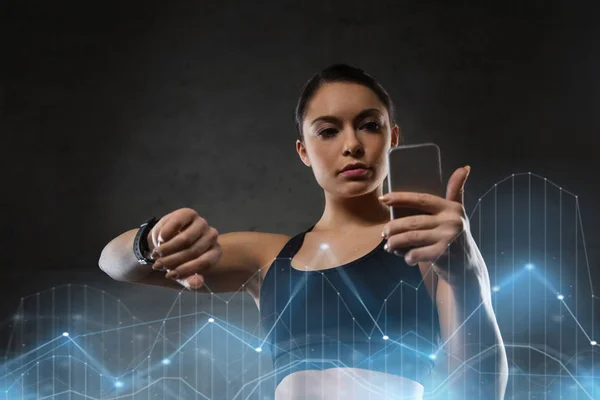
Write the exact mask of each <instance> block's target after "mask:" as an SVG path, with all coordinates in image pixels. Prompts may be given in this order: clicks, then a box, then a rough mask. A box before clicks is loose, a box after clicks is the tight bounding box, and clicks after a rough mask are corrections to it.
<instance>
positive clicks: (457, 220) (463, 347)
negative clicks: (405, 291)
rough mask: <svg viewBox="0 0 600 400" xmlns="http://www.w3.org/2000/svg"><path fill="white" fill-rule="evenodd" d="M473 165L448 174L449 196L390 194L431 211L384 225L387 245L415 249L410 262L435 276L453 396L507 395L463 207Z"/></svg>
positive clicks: (484, 275)
mask: <svg viewBox="0 0 600 400" xmlns="http://www.w3.org/2000/svg"><path fill="white" fill-rule="evenodd" d="M469 170H470V168H469V167H465V168H459V169H457V170H456V171H455V172H454V174H453V175H452V176H451V177H450V180H449V181H448V187H447V191H446V198H445V199H443V198H441V197H439V196H434V195H429V194H423V193H406V192H391V193H388V194H386V195H385V196H382V197H381V198H380V200H381V201H382V202H383V203H385V204H386V205H388V206H390V207H392V206H400V207H409V208H416V209H420V210H422V211H425V212H426V213H427V214H424V215H416V216H409V217H404V218H398V219H395V220H392V221H390V222H389V223H388V225H387V226H386V227H385V229H384V236H386V237H387V239H388V240H387V244H386V249H387V251H390V252H393V251H394V250H396V249H402V248H408V247H412V249H411V250H410V251H409V252H408V253H406V254H405V256H404V257H405V260H406V262H407V263H408V264H409V265H413V266H414V265H417V264H419V265H420V267H421V268H423V267H426V268H430V267H432V268H433V270H434V271H435V272H436V275H437V289H436V291H435V301H436V305H437V309H438V315H439V319H440V329H441V336H442V340H443V346H442V348H441V351H443V352H444V353H445V354H446V356H447V359H446V361H447V366H448V371H449V377H448V378H449V382H450V383H449V388H448V390H449V391H451V392H452V393H453V398H473V399H480V398H481V399H503V398H504V393H505V390H506V384H507V380H508V362H507V358H506V352H505V349H504V343H503V341H502V336H501V334H500V329H499V327H498V323H497V321H496V316H495V314H494V311H493V309H492V302H491V291H490V281H489V275H488V271H487V267H486V265H485V261H484V260H483V257H482V255H481V253H480V251H479V249H478V248H477V245H476V244H475V240H474V239H473V237H472V235H471V232H470V229H469V222H468V219H467V217H466V213H465V210H464V206H463V204H464V200H463V192H464V186H465V182H466V180H467V176H468V174H469Z"/></svg>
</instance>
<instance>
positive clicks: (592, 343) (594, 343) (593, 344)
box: [590, 340, 598, 346]
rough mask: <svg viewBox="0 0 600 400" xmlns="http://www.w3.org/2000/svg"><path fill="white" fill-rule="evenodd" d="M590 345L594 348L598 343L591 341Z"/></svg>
mask: <svg viewBox="0 0 600 400" xmlns="http://www.w3.org/2000/svg"><path fill="white" fill-rule="evenodd" d="M590 344H591V345H592V346H595V345H597V344H598V342H596V341H595V340H592V341H591V342H590Z"/></svg>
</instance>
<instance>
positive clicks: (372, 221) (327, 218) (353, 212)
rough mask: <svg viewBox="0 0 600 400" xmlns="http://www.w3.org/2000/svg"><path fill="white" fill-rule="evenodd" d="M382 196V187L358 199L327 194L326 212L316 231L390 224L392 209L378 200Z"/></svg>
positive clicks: (357, 197)
mask: <svg viewBox="0 0 600 400" xmlns="http://www.w3.org/2000/svg"><path fill="white" fill-rule="evenodd" d="M382 194H383V191H382V188H381V186H380V187H378V188H377V189H376V190H374V191H373V192H371V193H366V194H364V195H362V196H356V197H339V196H336V195H333V194H331V193H329V192H325V210H324V211H323V215H322V216H321V219H320V220H319V222H318V223H317V224H316V226H315V228H316V230H327V231H347V230H348V229H351V228H357V227H358V228H366V227H373V226H377V225H381V224H384V223H386V222H388V221H389V220H390V209H389V207H388V206H386V205H385V204H382V203H381V202H380V201H379V199H378V197H379V196H381V195H382ZM317 227H318V228H317Z"/></svg>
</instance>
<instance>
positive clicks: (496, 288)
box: [492, 286, 500, 292]
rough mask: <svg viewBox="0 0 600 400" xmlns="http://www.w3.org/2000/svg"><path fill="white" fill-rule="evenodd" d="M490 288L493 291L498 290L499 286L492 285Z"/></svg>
mask: <svg viewBox="0 0 600 400" xmlns="http://www.w3.org/2000/svg"><path fill="white" fill-rule="evenodd" d="M492 290H493V291H494V292H497V291H498V290H500V286H494V287H493V288H492Z"/></svg>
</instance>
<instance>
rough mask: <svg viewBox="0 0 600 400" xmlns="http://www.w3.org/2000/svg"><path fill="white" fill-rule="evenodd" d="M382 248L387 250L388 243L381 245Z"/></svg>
mask: <svg viewBox="0 0 600 400" xmlns="http://www.w3.org/2000/svg"><path fill="white" fill-rule="evenodd" d="M383 249H384V250H385V251H388V244H387V243H386V244H384V245H383Z"/></svg>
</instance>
